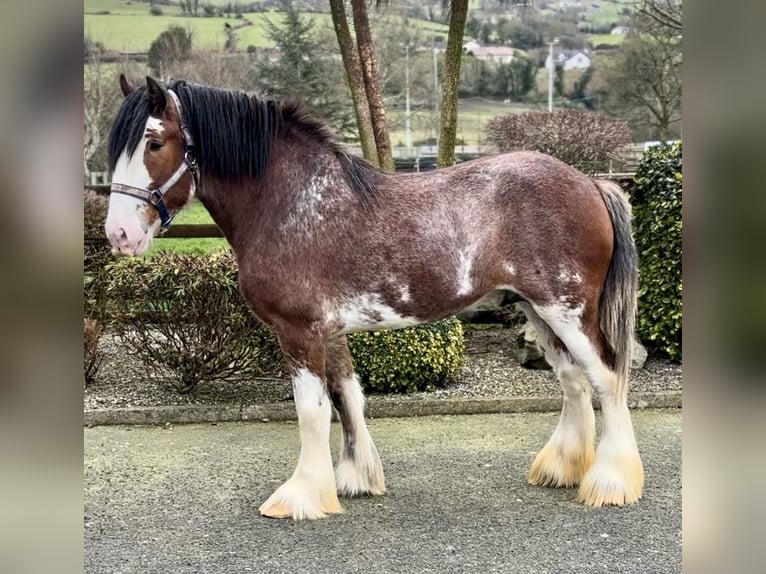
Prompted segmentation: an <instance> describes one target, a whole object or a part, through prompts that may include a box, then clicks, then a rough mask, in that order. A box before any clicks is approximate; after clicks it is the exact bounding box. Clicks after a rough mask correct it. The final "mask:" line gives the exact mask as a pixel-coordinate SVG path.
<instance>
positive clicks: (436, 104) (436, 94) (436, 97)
mask: <svg viewBox="0 0 766 574" xmlns="http://www.w3.org/2000/svg"><path fill="white" fill-rule="evenodd" d="M431 42H432V43H431V45H432V47H433V53H434V126H435V127H436V147H437V149H438V147H439V116H440V115H441V114H440V113H439V93H440V92H439V64H438V62H437V60H436V34H434V35H433V39H432V40H431Z"/></svg>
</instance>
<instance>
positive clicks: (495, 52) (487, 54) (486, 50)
mask: <svg viewBox="0 0 766 574" xmlns="http://www.w3.org/2000/svg"><path fill="white" fill-rule="evenodd" d="M463 52H465V53H466V54H469V55H472V56H475V57H476V58H478V59H479V60H484V61H486V62H492V63H495V64H507V63H508V62H512V61H513V48H511V47H509V46H482V45H481V44H479V43H478V42H475V41H473V40H472V41H470V42H467V43H466V44H464V45H463Z"/></svg>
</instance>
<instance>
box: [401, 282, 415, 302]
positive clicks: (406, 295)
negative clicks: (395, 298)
mask: <svg viewBox="0 0 766 574" xmlns="http://www.w3.org/2000/svg"><path fill="white" fill-rule="evenodd" d="M399 300H400V301H401V302H402V303H409V302H410V301H412V296H411V295H410V288H409V286H408V285H399Z"/></svg>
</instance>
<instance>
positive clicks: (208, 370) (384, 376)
mask: <svg viewBox="0 0 766 574" xmlns="http://www.w3.org/2000/svg"><path fill="white" fill-rule="evenodd" d="M106 271H107V275H108V286H107V288H106V299H105V300H104V301H102V303H101V306H102V311H103V312H104V314H105V315H107V316H108V322H109V324H110V326H111V329H112V331H113V332H114V333H115V334H116V335H117V337H118V339H119V340H120V341H121V343H122V344H123V345H125V347H126V349H127V350H128V352H129V353H130V354H131V355H132V356H133V357H134V358H135V359H137V360H136V362H135V367H136V370H138V371H141V372H145V371H146V370H148V371H150V372H152V373H153V374H155V375H158V376H163V377H171V378H173V379H174V380H175V382H176V386H177V388H178V389H179V391H183V392H187V391H190V390H192V389H194V387H195V386H196V385H197V383H198V382H199V381H201V380H214V379H224V378H230V377H237V378H251V377H254V376H264V375H280V374H284V373H285V371H286V369H285V366H284V363H283V359H282V354H281V351H280V349H279V344H278V342H277V339H276V336H275V335H274V333H273V332H272V331H271V330H270V329H269V328H267V327H266V326H264V325H263V324H262V323H260V322H259V321H258V320H257V319H256V318H255V316H254V315H253V314H252V313H251V311H250V310H249V308H248V307H247V305H246V303H245V301H244V299H243V298H242V296H241V295H240V292H239V287H238V283H237V263H236V259H235V258H234V256H233V254H232V253H231V252H230V251H228V250H225V251H216V252H212V253H209V254H207V255H191V254H178V253H172V252H161V253H158V254H156V255H154V256H153V257H147V258H132V259H121V260H117V261H115V262H113V263H110V264H109V265H107V267H106ZM348 339H349V345H350V347H351V353H352V356H353V358H354V362H355V365H356V367H357V369H358V372H359V375H360V378H361V380H362V384H363V386H364V387H365V388H366V389H367V390H372V391H379V392H391V391H396V392H407V391H415V390H423V389H428V388H433V387H434V386H436V385H438V384H442V383H444V382H446V381H447V380H449V379H450V378H451V377H452V376H454V374H455V373H456V371H457V369H458V367H459V366H460V364H461V363H462V360H463V350H464V344H463V331H462V326H461V324H460V322H459V321H458V320H457V319H448V320H445V321H440V322H437V323H433V324H431V325H425V326H419V327H413V328H410V329H402V330H399V331H379V332H375V333H356V334H353V335H350V336H349V337H348Z"/></svg>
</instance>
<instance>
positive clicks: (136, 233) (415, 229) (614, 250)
mask: <svg viewBox="0 0 766 574" xmlns="http://www.w3.org/2000/svg"><path fill="white" fill-rule="evenodd" d="M120 85H121V87H122V91H123V93H124V95H125V99H124V101H123V103H122V105H121V108H120V110H119V112H118V115H117V117H116V119H115V121H114V124H113V126H112V131H111V134H110V138H109V144H108V145H109V150H108V151H109V164H110V165H109V167H110V171H111V172H112V174H113V175H112V181H113V183H112V193H111V196H110V204H109V214H108V217H107V219H106V233H107V236H108V238H109V241H110V243H111V245H112V250H113V253H115V254H122V255H138V254H140V253H143V252H144V251H145V250H146V249H147V248H148V246H149V244H150V242H151V240H152V238H153V237H154V236H156V235H157V234H158V232H160V231H161V230H162V229H164V228H166V227H167V226H168V225H170V221H171V220H172V217H173V215H174V214H175V213H176V212H178V210H180V209H181V208H182V207H184V206H185V205H186V204H187V203H189V201H190V200H191V199H192V198H193V197H197V198H198V199H199V200H200V201H201V202H202V204H203V205H204V206H205V207H206V208H207V210H208V211H209V212H210V215H211V216H212V218H213V220H214V221H215V222H216V224H217V225H218V226H219V227H220V229H221V230H222V232H223V234H224V235H225V237H226V239H227V240H228V242H229V243H230V244H231V246H232V248H233V250H234V253H235V254H236V257H237V261H238V265H239V282H240V289H241V292H242V294H243V296H244V298H245V299H246V300H247V303H248V304H249V306H250V307H251V308H252V310H253V312H254V313H255V314H256V315H257V316H258V317H259V318H260V319H261V320H262V321H263V322H265V323H266V324H267V325H269V326H271V327H272V328H273V329H274V330H275V331H276V333H277V335H278V338H279V343H280V346H281V348H282V350H283V352H284V355H285V357H286V359H287V363H288V365H289V369H290V374H291V378H292V385H293V392H294V400H295V406H296V410H297V412H298V421H299V429H300V443H301V448H300V454H299V457H298V463H297V466H296V468H295V472H294V473H293V475H292V477H291V478H290V479H289V480H287V481H286V482H285V483H284V484H282V485H281V486H280V487H279V488H277V490H276V491H275V492H274V493H273V494H272V495H271V496H270V497H269V498H268V499H267V500H266V501H265V502H264V503H263V504H262V505H261V506H260V509H259V510H260V513H261V514H262V515H265V516H269V517H275V518H288V517H292V518H293V519H306V518H320V517H324V516H325V515H327V514H333V513H340V512H343V509H342V507H341V505H340V503H339V500H338V494H340V495H346V496H357V495H379V494H383V493H384V492H385V490H386V487H385V482H384V477H383V468H382V465H381V462H380V457H379V456H378V451H377V449H376V447H375V444H374V442H373V440H372V438H371V436H370V433H369V431H368V428H367V425H366V424H365V419H364V400H365V399H364V395H363V393H362V389H361V387H360V384H359V379H358V377H357V375H356V374H355V373H354V368H353V365H352V361H351V355H350V354H349V349H348V345H347V343H346V337H345V335H346V334H348V333H352V332H354V331H360V330H373V329H383V328H387V329H396V328H401V327H405V326H409V325H417V324H422V323H427V322H430V321H435V320H438V319H441V318H444V317H448V316H450V315H453V314H455V313H456V312H458V311H460V310H462V309H464V308H466V307H468V306H470V305H472V304H474V303H476V302H477V301H479V300H481V299H482V298H483V297H485V296H488V295H491V296H495V295H496V294H497V291H498V290H500V291H503V292H504V293H505V297H506V299H510V300H516V301H518V302H519V305H520V306H521V308H522V309H523V310H524V312H525V313H526V316H527V317H528V318H529V320H530V321H531V323H532V324H533V325H534V327H535V328H536V329H537V332H538V333H539V335H540V337H541V339H542V341H543V345H544V347H545V351H546V356H547V358H548V359H549V361H550V363H551V364H552V365H553V368H554V371H555V373H556V375H557V377H558V379H559V380H560V382H561V385H562V387H563V393H564V406H563V409H562V411H561V417H560V420H559V423H558V426H557V427H556V428H555V430H554V431H553V434H552V436H551V437H550V440H549V441H548V442H547V444H546V445H545V446H544V448H543V449H542V450H541V451H540V452H539V453H538V454H537V456H536V458H535V459H534V461H533V462H532V465H531V467H530V469H529V472H528V480H529V481H530V482H531V483H532V484H536V485H545V486H552V487H573V486H577V485H579V490H578V493H577V499H578V500H579V501H581V502H583V503H584V504H586V505H589V506H602V505H625V504H632V503H634V502H636V501H637V500H638V499H639V498H640V496H641V491H642V488H643V466H642V463H641V458H640V455H639V452H638V448H637V445H636V440H635V437H634V433H633V426H632V423H631V418H630V412H629V410H628V406H627V391H628V371H629V365H630V348H631V337H632V336H633V325H634V315H635V310H636V277H637V271H636V264H637V256H636V249H635V246H634V242H633V239H632V235H631V222H630V206H629V203H628V201H627V199H626V198H625V196H624V195H623V193H622V191H621V190H620V188H619V186H617V185H616V184H614V183H610V182H606V181H595V180H592V179H590V178H589V177H587V176H585V175H584V174H582V173H581V172H579V171H577V170H576V169H574V168H573V167H571V166H569V165H566V164H565V163H563V162H561V161H559V160H557V159H554V158H553V157H550V156H547V155H544V154H540V153H535V152H527V151H519V152H513V153H506V154H502V155H495V156H491V157H482V158H480V159H476V160H473V161H469V162H465V163H461V164H459V165H455V166H453V167H449V168H446V169H438V170H435V171H431V172H427V173H419V174H388V173H383V172H381V171H379V170H378V169H377V168H375V167H373V166H372V165H371V164H369V163H367V162H366V161H364V160H363V159H361V158H358V157H355V156H353V155H351V154H350V153H349V152H348V150H347V149H345V148H344V147H343V146H342V145H341V144H340V143H339V141H338V140H337V139H336V138H335V137H334V136H333V135H332V133H331V132H330V131H329V130H328V128H327V127H326V126H325V125H324V124H323V123H321V122H320V121H317V120H315V119H313V118H311V117H309V116H308V115H307V114H305V113H304V112H303V111H302V110H301V108H300V106H298V105H295V104H291V103H286V102H278V101H274V100H271V99H266V98H261V97H258V96H254V95H250V94H247V93H245V92H240V91H233V90H223V89H218V88H215V87H208V86H201V85H193V84H189V83H187V82H184V81H175V82H173V83H172V84H170V85H167V86H166V85H163V84H160V83H158V82H157V81H155V80H154V79H152V78H150V77H147V78H146V84H145V85H141V86H138V87H134V86H133V85H131V84H130V83H129V82H128V81H127V80H126V79H125V77H124V76H121V77H120ZM591 387H593V388H595V390H596V392H597V393H598V396H599V398H600V401H601V408H602V412H603V423H604V424H603V433H602V436H601V440H600V443H599V445H598V450H595V449H594V440H595V417H594V412H593V406H592V400H591ZM332 407H334V408H335V410H336V411H337V413H338V417H339V419H340V422H341V425H342V444H341V451H340V456H339V461H338V464H337V467H336V468H335V470H334V472H333V466H332V457H331V452H330V444H329V435H330V421H331V416H332V410H331V409H332Z"/></svg>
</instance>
